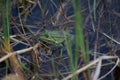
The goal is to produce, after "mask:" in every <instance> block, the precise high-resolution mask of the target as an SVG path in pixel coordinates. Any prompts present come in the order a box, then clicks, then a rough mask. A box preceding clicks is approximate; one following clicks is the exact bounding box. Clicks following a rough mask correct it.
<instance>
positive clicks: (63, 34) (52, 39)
mask: <svg viewBox="0 0 120 80" xmlns="http://www.w3.org/2000/svg"><path fill="white" fill-rule="evenodd" d="M72 37H73V35H72V34H70V31H64V30H45V31H44V32H42V33H41V34H40V36H39V38H40V40H42V41H44V42H46V43H49V44H52V45H57V46H61V44H62V43H63V42H64V41H65V39H67V40H72Z"/></svg>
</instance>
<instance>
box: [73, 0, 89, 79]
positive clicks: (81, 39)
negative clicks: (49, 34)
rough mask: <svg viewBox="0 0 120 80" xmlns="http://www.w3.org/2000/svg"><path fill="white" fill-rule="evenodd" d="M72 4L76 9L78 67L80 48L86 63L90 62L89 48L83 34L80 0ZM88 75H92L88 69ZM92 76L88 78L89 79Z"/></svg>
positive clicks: (76, 63)
mask: <svg viewBox="0 0 120 80" xmlns="http://www.w3.org/2000/svg"><path fill="white" fill-rule="evenodd" d="M72 5H73V9H74V15H75V61H74V62H75V64H74V67H75V69H77V67H78V61H79V59H78V56H79V50H80V52H81V54H82V57H83V61H84V64H87V63H88V62H89V55H88V53H87V52H88V51H87V50H88V49H86V48H88V47H87V46H85V40H84V35H83V28H82V14H81V11H80V0H72ZM87 74H88V76H90V71H89V70H88V71H87ZM89 79H90V77H89V78H88V80H89Z"/></svg>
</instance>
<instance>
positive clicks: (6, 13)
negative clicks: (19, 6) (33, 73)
mask: <svg viewBox="0 0 120 80" xmlns="http://www.w3.org/2000/svg"><path fill="white" fill-rule="evenodd" d="M10 4H11V0H3V1H2V3H1V5H3V6H2V26H3V34H4V35H3V36H4V42H3V44H4V49H5V53H8V54H9V53H10V52H11V51H12V48H11V46H10V31H9V30H10V15H11V14H10V13H11V12H10V10H11V9H10ZM9 59H10V64H11V67H12V68H13V70H14V72H15V73H16V74H17V75H18V76H17V77H18V80H24V78H23V74H22V70H21V67H20V64H19V62H18V61H17V58H16V56H15V55H13V56H11V57H10V58H9ZM6 64H7V66H8V61H7V62H6Z"/></svg>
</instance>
